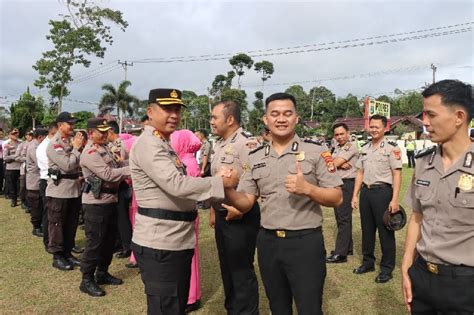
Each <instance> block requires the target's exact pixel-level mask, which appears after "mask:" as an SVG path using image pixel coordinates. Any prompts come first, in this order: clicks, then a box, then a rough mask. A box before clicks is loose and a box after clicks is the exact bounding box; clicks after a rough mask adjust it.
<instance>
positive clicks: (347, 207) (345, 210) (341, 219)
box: [334, 179, 354, 256]
mask: <svg viewBox="0 0 474 315" xmlns="http://www.w3.org/2000/svg"><path fill="white" fill-rule="evenodd" d="M342 181H343V182H344V185H343V186H342V205H341V206H339V207H336V208H334V215H335V216H336V223H337V238H336V248H335V249H334V254H337V255H341V256H347V254H348V253H349V252H352V251H353V248H352V246H353V245H352V206H351V200H352V193H353V192H354V179H343V180H342Z"/></svg>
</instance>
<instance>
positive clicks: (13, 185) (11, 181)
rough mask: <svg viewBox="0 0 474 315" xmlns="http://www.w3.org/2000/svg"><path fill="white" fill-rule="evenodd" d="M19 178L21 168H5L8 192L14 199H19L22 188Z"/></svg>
mask: <svg viewBox="0 0 474 315" xmlns="http://www.w3.org/2000/svg"><path fill="white" fill-rule="evenodd" d="M19 178H20V170H5V182H6V183H5V184H6V189H7V192H6V194H8V197H10V199H11V200H14V201H16V200H17V199H18V191H19V190H20V185H19Z"/></svg>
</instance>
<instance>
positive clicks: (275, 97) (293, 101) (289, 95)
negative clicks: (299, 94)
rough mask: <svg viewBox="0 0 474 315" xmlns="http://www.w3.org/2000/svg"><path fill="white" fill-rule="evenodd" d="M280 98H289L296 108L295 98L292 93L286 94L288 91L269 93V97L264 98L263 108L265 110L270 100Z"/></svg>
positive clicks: (278, 99)
mask: <svg viewBox="0 0 474 315" xmlns="http://www.w3.org/2000/svg"><path fill="white" fill-rule="evenodd" d="M280 100H290V101H291V102H292V103H293V105H295V109H296V99H295V97H294V96H293V95H291V94H288V93H274V94H272V95H270V96H269V97H267V99H266V100H265V110H267V108H268V104H270V102H273V101H280Z"/></svg>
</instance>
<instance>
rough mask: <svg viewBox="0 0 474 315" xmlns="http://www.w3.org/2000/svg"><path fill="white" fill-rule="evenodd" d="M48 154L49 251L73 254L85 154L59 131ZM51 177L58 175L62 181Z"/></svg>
mask: <svg viewBox="0 0 474 315" xmlns="http://www.w3.org/2000/svg"><path fill="white" fill-rule="evenodd" d="M46 155H47V157H48V166H49V173H50V175H49V176H50V178H49V179H48V186H47V187H46V197H47V198H48V201H47V202H48V207H47V208H48V234H49V249H48V250H49V252H50V253H53V254H61V253H62V254H64V255H65V256H69V255H70V254H71V250H72V248H73V247H74V238H75V236H76V229H77V224H78V221H79V209H80V207H81V200H80V193H81V192H80V190H81V189H80V188H81V187H80V181H79V171H78V169H79V159H80V156H81V153H80V152H79V150H77V149H75V148H73V147H72V145H71V138H62V137H61V134H60V132H59V131H58V132H57V133H56V135H54V137H53V138H51V141H50V142H49V143H48V147H47V148H46ZM52 173H55V174H56V175H53V174H52ZM51 176H53V177H54V176H57V177H58V180H54V179H53V178H52V177H51Z"/></svg>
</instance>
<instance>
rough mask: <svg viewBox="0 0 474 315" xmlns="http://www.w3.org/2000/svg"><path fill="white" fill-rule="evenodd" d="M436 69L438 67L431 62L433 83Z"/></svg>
mask: <svg viewBox="0 0 474 315" xmlns="http://www.w3.org/2000/svg"><path fill="white" fill-rule="evenodd" d="M436 69H438V68H437V67H436V66H435V65H434V64H433V63H432V64H431V70H433V83H436V75H435V74H436Z"/></svg>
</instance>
